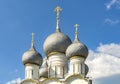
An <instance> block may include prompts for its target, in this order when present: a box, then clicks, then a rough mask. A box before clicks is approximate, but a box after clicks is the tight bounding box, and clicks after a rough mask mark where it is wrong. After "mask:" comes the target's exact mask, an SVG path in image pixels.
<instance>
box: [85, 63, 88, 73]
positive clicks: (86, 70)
mask: <svg viewBox="0 0 120 84" xmlns="http://www.w3.org/2000/svg"><path fill="white" fill-rule="evenodd" d="M88 71H89V67H88V65H87V64H85V75H87V74H88Z"/></svg>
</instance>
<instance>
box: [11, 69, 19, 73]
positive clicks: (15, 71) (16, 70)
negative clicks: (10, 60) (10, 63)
mask: <svg viewBox="0 0 120 84" xmlns="http://www.w3.org/2000/svg"><path fill="white" fill-rule="evenodd" d="M17 72H18V69H15V70H14V71H11V72H10V74H14V73H15V74H16V73H17Z"/></svg>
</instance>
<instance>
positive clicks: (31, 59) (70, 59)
mask: <svg viewBox="0 0 120 84" xmlns="http://www.w3.org/2000/svg"><path fill="white" fill-rule="evenodd" d="M61 10H62V9H61V8H60V7H59V6H57V7H56V8H55V12H56V30H55V32H54V33H52V34H51V35H49V36H48V37H47V38H46V40H45V42H44V44H43V50H44V53H45V55H46V56H45V58H43V57H42V56H41V54H40V53H39V52H38V51H37V50H36V49H35V46H34V33H32V42H31V47H30V49H29V50H28V51H26V52H25V53H24V54H23V56H22V62H23V64H24V67H25V78H24V80H22V81H21V83H20V84H92V79H91V78H89V77H87V73H88V71H89V68H88V66H87V65H86V64H85V60H86V58H87V56H88V48H87V47H86V45H85V44H84V43H82V42H81V41H80V40H79V37H78V27H79V25H78V24H76V25H75V28H76V31H75V39H74V41H73V42H72V41H71V39H70V38H69V37H68V36H67V35H66V34H64V33H62V32H61V30H60V25H59V23H60V12H61Z"/></svg>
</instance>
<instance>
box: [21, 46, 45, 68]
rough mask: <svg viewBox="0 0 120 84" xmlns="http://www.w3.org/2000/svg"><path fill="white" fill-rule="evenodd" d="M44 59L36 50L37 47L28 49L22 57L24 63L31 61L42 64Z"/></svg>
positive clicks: (31, 62)
mask: <svg viewBox="0 0 120 84" xmlns="http://www.w3.org/2000/svg"><path fill="white" fill-rule="evenodd" d="M42 61H43V60H42V56H41V55H40V53H38V52H37V51H36V50H35V48H30V50H28V51H26V52H25V53H24V54H23V57H22V62H23V64H24V65H25V64H27V63H30V64H37V65H39V66H40V65H41V64H42Z"/></svg>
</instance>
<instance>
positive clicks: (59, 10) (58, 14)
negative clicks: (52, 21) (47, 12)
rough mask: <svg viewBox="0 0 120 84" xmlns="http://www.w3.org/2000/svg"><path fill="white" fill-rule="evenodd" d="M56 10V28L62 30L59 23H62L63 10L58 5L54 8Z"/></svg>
mask: <svg viewBox="0 0 120 84" xmlns="http://www.w3.org/2000/svg"><path fill="white" fill-rule="evenodd" d="M54 11H55V12H56V19H57V20H56V30H58V31H60V29H59V23H60V12H61V11H62V9H61V7H59V6H57V7H56V8H55V10H54Z"/></svg>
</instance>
